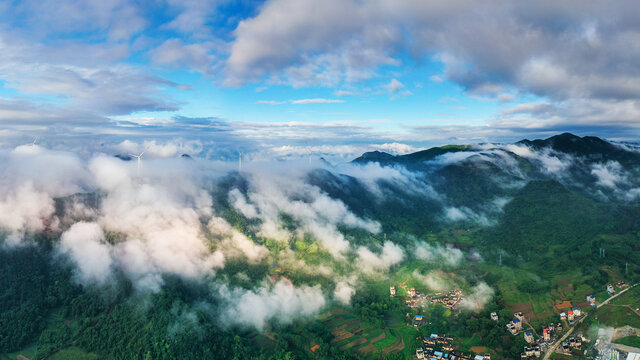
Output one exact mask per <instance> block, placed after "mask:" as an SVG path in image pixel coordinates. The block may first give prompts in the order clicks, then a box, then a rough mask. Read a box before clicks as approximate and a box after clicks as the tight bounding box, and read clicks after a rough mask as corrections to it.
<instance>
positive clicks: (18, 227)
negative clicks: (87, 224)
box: [0, 183, 54, 245]
mask: <svg viewBox="0 0 640 360" xmlns="http://www.w3.org/2000/svg"><path fill="white" fill-rule="evenodd" d="M53 212H54V205H53V199H52V198H51V197H50V196H49V195H48V194H47V193H44V192H40V191H37V190H35V189H34V187H33V185H32V184H31V183H26V184H24V185H21V186H20V187H18V188H17V189H13V190H5V191H4V192H3V194H2V197H0V226H1V227H2V228H4V229H6V230H8V231H9V232H10V236H9V237H8V238H7V240H8V242H9V244H10V245H17V244H19V243H21V241H22V237H23V236H24V234H25V233H26V232H34V231H40V230H43V229H44V227H45V224H44V221H45V220H46V219H48V218H50V217H51V215H53Z"/></svg>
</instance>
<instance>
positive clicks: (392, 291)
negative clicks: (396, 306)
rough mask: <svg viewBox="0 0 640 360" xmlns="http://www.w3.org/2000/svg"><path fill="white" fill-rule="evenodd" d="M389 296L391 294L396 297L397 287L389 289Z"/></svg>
mask: <svg viewBox="0 0 640 360" xmlns="http://www.w3.org/2000/svg"><path fill="white" fill-rule="evenodd" d="M389 294H391V296H396V287H395V286H392V287H390V288H389Z"/></svg>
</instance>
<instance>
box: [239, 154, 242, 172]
mask: <svg viewBox="0 0 640 360" xmlns="http://www.w3.org/2000/svg"><path fill="white" fill-rule="evenodd" d="M238 172H242V152H241V151H238Z"/></svg>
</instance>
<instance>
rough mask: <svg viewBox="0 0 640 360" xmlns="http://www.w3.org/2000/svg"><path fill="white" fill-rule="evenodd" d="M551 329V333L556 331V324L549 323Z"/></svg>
mask: <svg viewBox="0 0 640 360" xmlns="http://www.w3.org/2000/svg"><path fill="white" fill-rule="evenodd" d="M547 327H548V328H549V330H551V331H556V324H554V323H549V326H547Z"/></svg>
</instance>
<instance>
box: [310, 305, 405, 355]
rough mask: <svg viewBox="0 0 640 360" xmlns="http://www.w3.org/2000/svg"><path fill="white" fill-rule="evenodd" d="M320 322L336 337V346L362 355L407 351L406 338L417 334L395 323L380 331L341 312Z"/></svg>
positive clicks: (326, 316) (329, 314) (333, 312)
mask: <svg viewBox="0 0 640 360" xmlns="http://www.w3.org/2000/svg"><path fill="white" fill-rule="evenodd" d="M320 321H322V322H323V323H324V324H325V325H326V326H327V327H328V328H329V329H330V331H331V333H332V334H333V335H334V339H333V343H334V344H336V345H337V346H339V347H340V348H341V349H343V350H347V349H351V350H355V351H357V352H359V353H360V354H362V355H373V354H383V355H386V354H389V353H394V352H401V351H403V350H405V340H404V337H405V336H414V335H413V333H415V330H414V329H413V328H410V327H409V326H407V325H405V324H403V323H401V322H398V323H396V322H394V323H392V324H391V326H390V327H385V328H383V329H380V328H377V327H374V326H373V325H370V324H367V323H366V322H363V321H361V320H360V319H358V318H357V317H356V316H355V315H353V314H350V313H347V312H344V311H341V310H334V311H332V312H331V313H328V314H325V315H324V316H322V317H321V318H320ZM401 327H402V328H406V330H405V329H402V328H401ZM403 330H404V331H403ZM407 331H408V332H407ZM405 333H406V334H405ZM409 333H411V334H409Z"/></svg>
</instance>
